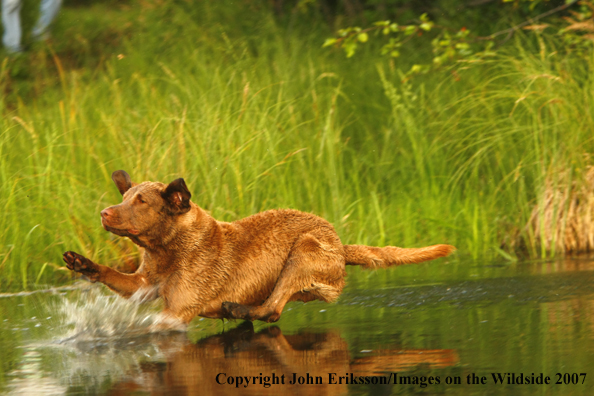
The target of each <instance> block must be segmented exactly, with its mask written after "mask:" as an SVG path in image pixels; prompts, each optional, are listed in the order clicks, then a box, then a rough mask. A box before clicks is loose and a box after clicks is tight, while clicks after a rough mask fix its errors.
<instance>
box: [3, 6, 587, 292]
mask: <svg viewBox="0 0 594 396" xmlns="http://www.w3.org/2000/svg"><path fill="white" fill-rule="evenodd" d="M217 4H218V3H217V2H214V1H213V2H209V1H206V2H200V3H199V4H195V5H193V6H190V3H187V2H183V1H179V2H160V1H156V0H155V1H148V2H144V3H142V5H138V6H137V5H133V4H128V5H124V6H121V7H120V6H117V7H116V6H114V5H113V4H112V5H109V4H107V5H101V4H96V5H93V6H92V7H90V8H82V7H78V8H71V9H69V8H66V9H64V10H63V13H62V14H61V16H60V20H59V21H58V24H57V26H56V29H55V30H54V39H53V42H52V43H51V45H49V46H38V47H35V48H34V50H33V51H32V52H30V53H28V54H27V55H25V59H22V58H21V59H16V60H14V59H5V60H4V62H3V63H2V69H1V70H0V85H1V86H0V89H2V90H3V92H5V95H4V100H3V102H2V103H1V105H0V107H1V109H2V112H3V117H2V121H0V123H1V124H0V158H1V162H0V185H1V186H2V188H1V189H0V205H2V213H3V216H1V217H0V222H1V224H0V273H1V278H0V288H1V289H2V290H8V289H27V288H33V287H35V286H36V285H37V284H47V283H56V282H60V281H63V280H64V279H67V276H69V274H68V272H67V271H55V269H56V268H58V267H59V266H61V265H62V264H61V254H62V252H64V251H66V250H75V251H77V252H79V253H81V254H84V255H87V256H88V257H89V258H91V259H93V260H96V261H98V262H101V263H105V264H112V263H117V262H119V261H121V260H122V256H133V255H134V254H135V253H134V250H133V249H132V248H131V247H130V243H128V242H126V241H124V240H123V239H122V238H118V237H115V236H113V235H110V234H108V233H107V232H106V231H104V230H103V229H102V227H101V225H100V221H99V212H100V210H101V209H103V208H104V207H107V206H109V205H112V204H115V203H117V202H119V201H120V199H121V198H120V196H119V193H118V192H117V189H116V188H115V186H114V185H113V184H112V182H111V179H110V175H111V173H112V172H113V171H114V170H117V169H124V170H126V171H127V172H128V173H129V174H130V175H131V176H132V178H133V180H136V181H143V180H153V181H156V180H158V181H163V182H168V181H171V180H173V179H175V178H177V177H184V178H185V180H186V183H187V185H188V186H189V188H190V190H191V192H192V194H193V198H192V199H193V201H194V202H196V203H197V204H199V205H200V206H202V207H203V208H205V209H207V210H209V211H211V213H212V215H213V216H214V217H215V218H217V219H220V220H225V221H232V220H236V219H239V218H242V217H245V216H248V215H251V214H254V213H256V212H259V211H262V210H266V209H270V208H280V207H283V208H284V207H290V208H295V209H299V210H303V211H307V212H313V213H316V214H318V215H320V216H323V217H325V218H326V219H328V220H329V221H331V222H332V223H333V224H334V225H335V227H336V229H337V231H338V232H339V234H340V236H341V238H342V240H343V242H344V243H361V244H370V245H397V246H409V247H414V246H422V245H426V244H434V243H451V244H454V245H456V246H457V247H458V249H459V255H460V256H462V257H473V258H487V257H490V258H492V257H496V256H503V257H505V258H507V259H514V258H515V257H516V252H515V251H514V249H513V247H511V243H512V242H514V241H515V240H516V238H517V236H518V235H520V237H523V239H524V241H525V245H526V249H527V253H528V254H530V255H531V256H542V255H546V254H548V253H547V252H543V251H540V250H539V249H538V243H537V240H536V239H535V237H534V235H527V234H526V233H525V232H523V230H524V225H525V224H526V222H527V221H528V218H529V215H530V212H531V210H532V208H533V206H534V205H536V204H538V199H539V194H540V193H541V192H542V190H543V188H544V181H545V179H546V178H547V177H551V175H554V174H555V172H558V170H559V169H570V170H573V171H574V173H575V175H576V177H577V178H579V175H580V170H581V169H584V166H585V165H586V164H587V161H588V160H587V158H586V157H584V154H585V153H588V152H592V149H593V147H592V146H593V142H592V136H594V134H593V131H592V127H593V126H594V122H593V119H592V116H593V110H592V109H594V107H593V106H592V93H593V92H594V90H593V88H594V87H593V86H592V78H591V77H590V76H591V73H589V70H591V67H592V63H593V62H592V58H591V54H590V55H588V56H574V55H566V54H562V53H560V52H558V48H557V47H556V46H557V44H556V43H555V42H554V41H552V40H551V41H546V40H545V39H542V40H541V41H540V42H538V41H536V40H533V39H531V38H526V37H519V38H517V39H516V40H515V42H513V43H510V44H508V47H507V48H506V49H505V51H504V52H502V53H501V54H500V55H498V57H496V58H494V59H492V60H490V61H488V62H485V63H483V64H478V65H474V66H472V67H471V68H469V69H468V70H465V71H464V72H462V73H461V74H460V79H459V81H457V79H456V78H454V76H452V75H450V74H447V73H434V74H431V75H428V76H421V77H419V78H417V79H415V80H413V81H412V82H410V83H409V84H406V85H403V84H401V82H400V77H399V76H400V74H399V69H402V70H406V69H408V67H410V64H412V63H414V62H415V61H417V60H418V59H421V58H422V57H423V56H426V55H427V54H425V55H424V54H423V53H419V54H412V53H411V54H408V55H407V56H406V57H403V58H404V59H406V60H402V61H401V62H402V63H398V64H394V63H390V62H386V61H384V60H382V59H379V58H378V57H377V56H376V55H375V54H374V52H373V48H368V49H364V50H362V51H361V53H359V54H358V55H357V56H356V57H354V58H353V59H349V60H347V59H345V58H344V56H343V54H341V53H339V52H333V51H331V50H328V49H322V48H321V43H322V42H323V39H324V38H325V37H326V36H328V35H329V34H331V32H330V31H329V30H327V28H326V27H324V26H323V25H322V24H320V23H317V22H315V21H313V22H311V21H310V22H311V25H307V24H304V23H297V22H292V23H289V24H285V23H281V22H279V20H277V19H275V18H274V16H273V15H272V14H271V13H269V11H268V10H267V8H266V7H258V5H257V4H254V3H253V2H252V3H250V4H243V3H239V5H237V7H225V6H220V5H217ZM77 20H82V21H87V22H86V23H80V24H78V23H75V21H77ZM137 20H138V21H139V22H129V21H137ZM287 26H288V27H287ZM28 64H31V66H28Z"/></svg>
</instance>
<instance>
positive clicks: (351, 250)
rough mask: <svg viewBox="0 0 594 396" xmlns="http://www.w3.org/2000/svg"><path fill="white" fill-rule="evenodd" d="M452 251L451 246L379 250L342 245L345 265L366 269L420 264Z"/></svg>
mask: <svg viewBox="0 0 594 396" xmlns="http://www.w3.org/2000/svg"><path fill="white" fill-rule="evenodd" d="M454 250H456V248H455V247H454V246H451V245H433V246H427V247H423V248H418V249H404V248H399V247H395V246H386V247H383V248H379V247H373V246H364V245H344V251H345V253H346V254H345V258H346V265H360V266H362V267H363V268H366V269H376V268H386V267H390V266H392V265H402V264H414V263H420V262H423V261H428V260H433V259H436V258H438V257H445V256H447V255H448V254H450V253H452V252H453V251H454Z"/></svg>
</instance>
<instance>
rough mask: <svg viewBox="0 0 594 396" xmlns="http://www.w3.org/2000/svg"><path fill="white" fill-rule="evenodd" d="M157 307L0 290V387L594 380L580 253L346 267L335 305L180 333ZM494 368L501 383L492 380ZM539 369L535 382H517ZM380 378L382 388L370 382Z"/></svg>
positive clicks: (519, 389) (511, 389) (521, 386)
mask: <svg viewBox="0 0 594 396" xmlns="http://www.w3.org/2000/svg"><path fill="white" fill-rule="evenodd" d="M158 311H159V307H158V306H141V307H138V306H136V305H133V304H129V303H127V302H126V301H125V300H123V299H120V298H117V297H114V296H112V295H111V294H110V293H109V292H105V291H104V290H103V289H102V288H101V287H95V286H93V288H91V289H88V288H87V289H82V290H75V291H62V292H54V293H37V294H33V295H30V296H19V297H4V298H0V313H1V315H2V316H1V320H0V357H1V368H0V392H1V393H7V394H23V395H27V394H30V395H64V394H68V395H72V394H109V395H124V394H137V395H142V394H156V395H161V394H163V395H165V394H166V395H173V394H180V395H184V394H187V395H198V394H200V395H210V394H213V395H239V394H247V395H260V394H262V395H268V394H270V395H272V394H298V395H301V394H303V395H309V394H316V395H346V394H353V395H363V394H373V395H389V394H396V395H403V394H427V395H435V394H459V395H525V394H526V395H527V394H530V395H533V394H535V395H591V394H592V390H594V386H593V385H594V262H592V261H588V260H567V261H561V262H552V263H519V264H513V265H485V264H484V263H459V264H444V263H443V262H442V263H439V262H436V263H430V264H424V265H421V266H410V267H400V268H395V269H390V270H387V271H383V272H382V271H377V272H363V271H359V270H354V271H352V272H351V273H350V274H349V286H348V287H347V288H346V289H345V292H344V293H343V295H342V296H341V298H340V300H339V302H338V303H336V304H325V303H318V302H314V303H308V304H302V303H291V304H289V305H288V306H287V308H285V312H284V313H283V316H282V317H281V320H280V321H279V322H277V323H276V324H274V325H270V324H262V323H258V322H256V323H255V324H254V325H252V324H251V323H248V322H237V323H230V322H225V323H223V322H222V321H220V320H210V319H203V320H200V319H196V320H195V321H193V322H192V324H191V326H190V328H189V329H188V331H187V332H177V333H150V332H149V331H148V329H149V326H150V325H151V324H152V323H154V321H155V320H156V318H158V316H156V313H157V312H158ZM507 373H509V374H507ZM351 374H352V376H351ZM511 374H513V376H514V377H512V378H513V381H511V380H512V378H510V375H511ZM520 374H521V377H520ZM541 374H542V375H541ZM499 375H500V376H501V378H502V379H503V381H504V384H500V383H495V380H494V379H495V378H497V379H499ZM246 377H247V378H246ZM341 377H342V378H341ZM546 377H548V378H549V384H526V383H525V382H526V381H527V380H526V378H528V381H529V382H537V381H541V380H542V381H543V382H544V381H546V379H547V378H546ZM240 378H241V379H240ZM273 378H274V381H277V382H278V383H273ZM294 378H296V379H297V383H296V384H291V383H290V382H291V381H293V379H294ZM300 378H301V380H302V381H303V382H304V383H303V384H300V383H299V379H300ZM519 378H521V382H522V383H518V382H520V381H519ZM217 379H218V382H220V383H221V384H219V383H217ZM308 379H309V381H311V382H312V383H310V384H308V383H307V382H308ZM508 379H509V380H510V382H513V383H509V384H508ZM248 380H249V381H250V382H249V384H247V385H246V381H248ZM469 380H470V382H471V383H470V384H469V383H468V382H469ZM283 381H284V384H283V383H282V382H283ZM316 381H317V383H316ZM381 381H389V382H390V384H388V385H379V384H376V385H374V383H380V382H381ZM347 382H348V383H347ZM353 382H356V383H353ZM472 382H474V383H472Z"/></svg>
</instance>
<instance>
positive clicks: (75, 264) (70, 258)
mask: <svg viewBox="0 0 594 396" xmlns="http://www.w3.org/2000/svg"><path fill="white" fill-rule="evenodd" d="M62 259H63V260H64V261H65V262H66V267H68V269H69V270H72V271H74V272H78V273H80V274H82V275H84V276H86V277H87V278H89V280H90V281H91V282H97V281H98V280H99V266H98V265H97V264H95V263H94V262H92V261H91V260H89V259H88V258H86V257H85V256H81V255H80V254H78V253H75V252H70V251H68V252H66V253H64V254H63V255H62Z"/></svg>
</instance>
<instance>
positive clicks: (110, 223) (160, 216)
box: [101, 170, 195, 246]
mask: <svg viewBox="0 0 594 396" xmlns="http://www.w3.org/2000/svg"><path fill="white" fill-rule="evenodd" d="M111 178H112V180H113V181H114V183H115V185H116V186H117V188H118V190H119V191H120V193H121V194H122V197H123V201H122V203H121V204H119V205H114V206H110V207H109V208H106V209H104V210H102V211H101V224H102V225H103V227H104V228H105V229H106V230H107V231H110V232H112V233H114V234H116V235H121V236H127V237H130V239H132V240H133V241H134V242H136V243H138V244H139V245H141V246H144V245H145V244H147V243H150V244H153V243H155V242H157V243H161V242H162V243H166V242H167V241H168V240H169V239H170V237H171V236H172V234H175V233H176V231H177V229H179V227H180V224H181V223H183V220H182V217H183V215H185V214H186V213H188V212H189V211H190V210H191V209H192V205H193V204H192V203H191V202H190V198H191V197H192V194H190V191H189V190H188V187H187V186H186V183H185V182H184V179H181V178H180V179H176V180H174V181H172V182H171V183H169V184H163V183H158V182H143V183H140V184H136V183H133V182H132V180H131V179H130V175H128V174H127V173H126V172H124V171H123V170H118V171H115V172H114V173H113V174H112V175H111ZM194 206H195V205H194Z"/></svg>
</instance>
